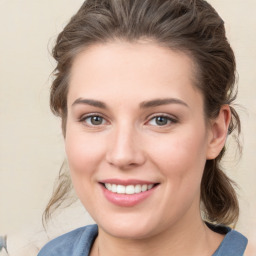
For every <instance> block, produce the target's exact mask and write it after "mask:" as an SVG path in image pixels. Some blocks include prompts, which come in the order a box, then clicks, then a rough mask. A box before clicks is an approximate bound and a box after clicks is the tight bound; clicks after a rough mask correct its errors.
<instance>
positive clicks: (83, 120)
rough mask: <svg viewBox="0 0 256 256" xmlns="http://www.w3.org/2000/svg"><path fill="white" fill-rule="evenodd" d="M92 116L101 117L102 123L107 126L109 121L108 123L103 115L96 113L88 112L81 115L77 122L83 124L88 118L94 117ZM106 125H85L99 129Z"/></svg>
mask: <svg viewBox="0 0 256 256" xmlns="http://www.w3.org/2000/svg"><path fill="white" fill-rule="evenodd" d="M94 116H98V117H101V118H103V119H104V121H106V124H109V121H108V119H107V118H106V117H105V115H103V114H101V113H98V112H93V113H92V112H90V113H88V114H83V115H81V117H79V118H78V122H81V123H82V122H85V120H86V119H87V118H90V117H94ZM106 124H102V125H94V126H93V125H88V124H86V125H87V126H88V127H101V126H103V125H106Z"/></svg>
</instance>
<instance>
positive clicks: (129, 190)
mask: <svg viewBox="0 0 256 256" xmlns="http://www.w3.org/2000/svg"><path fill="white" fill-rule="evenodd" d="M104 186H105V188H106V189H107V190H108V191H111V192H112V193H117V194H126V195H133V194H139V193H141V192H145V191H147V190H150V189H152V188H153V186H154V184H136V185H127V186H124V185H119V184H110V183H104Z"/></svg>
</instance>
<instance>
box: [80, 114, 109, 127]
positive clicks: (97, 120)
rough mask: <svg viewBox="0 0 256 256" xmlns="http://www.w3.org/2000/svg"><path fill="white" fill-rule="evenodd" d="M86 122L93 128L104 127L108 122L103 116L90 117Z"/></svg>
mask: <svg viewBox="0 0 256 256" xmlns="http://www.w3.org/2000/svg"><path fill="white" fill-rule="evenodd" d="M85 122H86V123H88V124H89V125H92V126H97V125H102V124H104V123H105V122H106V121H105V119H104V118H103V117H101V116H89V117H87V118H86V119H85Z"/></svg>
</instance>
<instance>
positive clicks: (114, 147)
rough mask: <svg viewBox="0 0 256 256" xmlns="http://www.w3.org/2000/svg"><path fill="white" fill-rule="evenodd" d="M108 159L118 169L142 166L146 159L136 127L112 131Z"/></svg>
mask: <svg viewBox="0 0 256 256" xmlns="http://www.w3.org/2000/svg"><path fill="white" fill-rule="evenodd" d="M106 160H107V162H108V163H109V164H110V165H113V166H115V167H116V168H118V169H122V170H126V169H131V168H134V167H137V166H141V165H143V164H144V162H145V161H146V156H145V153H144V149H143V144H142V143H141V140H140V135H139V132H136V129H132V128H128V127H123V128H117V129H116V130H115V131H113V132H112V136H111V137H110V140H109V145H108V150H107V153H106Z"/></svg>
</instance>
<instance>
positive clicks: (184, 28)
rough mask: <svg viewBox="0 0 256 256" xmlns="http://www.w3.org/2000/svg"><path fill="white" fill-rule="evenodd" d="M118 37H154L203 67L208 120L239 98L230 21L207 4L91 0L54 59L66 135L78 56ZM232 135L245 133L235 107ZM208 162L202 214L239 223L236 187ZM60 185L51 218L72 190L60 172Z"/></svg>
mask: <svg viewBox="0 0 256 256" xmlns="http://www.w3.org/2000/svg"><path fill="white" fill-rule="evenodd" d="M116 39H119V40H120V39H121V40H126V41H129V42H133V41H136V40H139V39H149V40H153V41H154V42H157V43H158V44H160V45H163V46H165V47H168V48H170V49H172V50H178V51H182V52H185V53H187V54H188V55H189V56H190V57H191V58H192V59H193V60H194V63H195V64H196V66H197V72H196V73H197V74H196V75H197V83H196V87H197V88H198V89H199V90H200V91H201V92H202V95H203V97H204V108H205V116H206V119H207V120H209V119H211V118H214V117H216V116H217V115H218V113H219V110H220V108H221V106H222V105H224V104H229V105H230V104H231V103H232V102H233V101H234V99H235V98H236V88H235V80H236V79H235V70H236V63H235V57H234V53H233V51H232V49H231V47H230V45H229V42H228V40H227V38H226V35H225V28H224V22H223V20H222V19H221V18H220V17H219V15H218V14H217V12H216V11H215V10H214V9H213V7H212V6H211V5H210V4H208V3H207V2H206V1H204V0H87V1H85V2H84V4H83V5H82V7H81V8H80V10H79V11H78V12H77V14H76V15H75V16H73V17H72V18H71V20H70V22H69V23H68V24H67V25H66V27H65V28H64V30H63V31H62V32H61V33H60V34H59V36H58V38H57V42H56V46H55V47H54V49H53V57H54V58H55V60H56V61H57V67H56V69H55V74H54V75H55V79H54V81H53V84H52V88H51V96H50V105H51V109H52V111H53V113H54V114H56V115H58V116H60V117H61V119H62V129H63V134H64V136H65V127H66V119H67V94H68V84H69V83H68V82H69V74H70V69H71V66H72V62H73V60H74V58H75V57H76V56H77V54H78V53H79V52H81V51H82V50H84V49H85V48H86V47H88V46H90V45H92V44H95V43H106V42H109V41H113V40H116ZM231 112H232V119H231V123H230V126H229V133H231V132H232V131H233V130H234V129H235V128H238V129H237V130H238V133H239V132H240V120H239V116H238V114H237V113H236V111H235V110H234V109H233V108H232V107H231ZM224 151H225V148H223V150H222V151H221V153H220V154H219V156H218V157H217V158H216V159H214V160H207V163H206V165H205V170H204V174H203V178H202V182H201V202H202V212H203V215H204V218H205V219H206V220H207V221H210V222H215V223H219V224H226V225H229V224H232V223H233V224H234V223H236V221H237V218H238V215H239V206H238V200H237V196H236V192H235V190H234V188H233V185H234V183H233V182H232V181H231V180H230V179H229V178H228V177H227V176H226V174H224V172H223V171H222V170H221V167H220V160H221V158H222V157H223V155H224ZM59 178H60V183H59V185H57V187H56V189H55V192H54V193H53V196H52V199H51V201H50V203H49V204H48V206H47V208H46V210H45V215H44V216H45V217H46V219H47V218H48V217H49V216H50V214H51V211H52V210H53V209H55V208H58V206H59V202H61V200H62V199H63V198H64V197H65V195H67V194H68V192H69V191H70V184H71V181H70V178H69V177H68V176H67V175H66V174H65V173H63V172H60V177H59Z"/></svg>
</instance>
